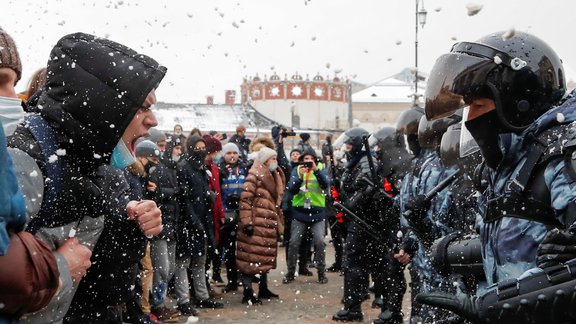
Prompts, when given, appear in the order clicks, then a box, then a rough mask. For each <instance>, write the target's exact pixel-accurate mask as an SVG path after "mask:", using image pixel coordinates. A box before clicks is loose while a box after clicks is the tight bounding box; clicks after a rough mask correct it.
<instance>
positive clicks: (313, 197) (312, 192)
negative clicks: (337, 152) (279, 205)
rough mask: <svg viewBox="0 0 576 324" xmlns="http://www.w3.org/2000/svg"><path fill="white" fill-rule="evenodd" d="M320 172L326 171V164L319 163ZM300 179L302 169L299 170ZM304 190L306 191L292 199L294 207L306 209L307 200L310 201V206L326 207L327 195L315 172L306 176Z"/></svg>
mask: <svg viewBox="0 0 576 324" xmlns="http://www.w3.org/2000/svg"><path fill="white" fill-rule="evenodd" d="M317 168H318V170H322V169H324V164H322V163H318V165H317ZM297 173H298V177H300V175H301V174H300V168H299V167H298V169H297ZM304 188H305V190H304V191H302V190H300V192H299V193H298V194H296V195H294V197H293V198H292V206H293V207H304V206H305V204H306V200H307V199H309V200H310V206H313V207H326V195H325V194H324V191H323V190H322V188H320V184H318V179H316V175H314V172H309V173H307V174H305V175H304Z"/></svg>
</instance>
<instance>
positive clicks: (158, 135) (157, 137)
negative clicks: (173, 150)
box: [146, 127, 166, 153]
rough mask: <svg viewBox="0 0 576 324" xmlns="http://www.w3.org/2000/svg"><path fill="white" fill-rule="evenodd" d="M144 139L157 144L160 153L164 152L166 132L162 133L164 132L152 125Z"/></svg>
mask: <svg viewBox="0 0 576 324" xmlns="http://www.w3.org/2000/svg"><path fill="white" fill-rule="evenodd" d="M146 139H148V140H151V141H152V142H154V144H156V145H158V148H159V149H160V153H164V151H165V150H166V134H164V132H162V131H160V130H159V129H157V128H154V127H153V128H150V129H149V130H148V136H147V137H146Z"/></svg>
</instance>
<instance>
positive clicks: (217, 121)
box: [154, 102, 276, 132]
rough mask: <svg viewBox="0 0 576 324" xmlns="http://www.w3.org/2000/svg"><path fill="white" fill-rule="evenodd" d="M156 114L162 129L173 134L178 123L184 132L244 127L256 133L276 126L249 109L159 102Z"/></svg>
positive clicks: (228, 129)
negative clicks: (257, 130) (259, 129)
mask: <svg viewBox="0 0 576 324" xmlns="http://www.w3.org/2000/svg"><path fill="white" fill-rule="evenodd" d="M154 114H155V116H156V119H157V120H158V126H157V127H156V128H158V129H159V130H162V131H166V132H171V131H172V130H173V129H174V125H175V124H180V125H182V128H183V129H184V131H190V130H192V129H193V128H196V127H197V128H199V129H200V130H202V131H209V130H215V131H218V132H234V131H235V130H236V126H238V125H240V124H242V125H244V126H246V128H248V130H249V131H250V130H251V129H253V130H256V129H258V128H267V129H269V128H272V126H274V125H275V124H276V123H275V122H274V121H273V120H271V119H268V118H266V117H265V116H263V115H262V114H260V113H258V112H257V111H256V110H255V109H253V108H251V107H250V106H243V105H208V104H172V103H165V102H158V103H157V104H156V105H155V109H154Z"/></svg>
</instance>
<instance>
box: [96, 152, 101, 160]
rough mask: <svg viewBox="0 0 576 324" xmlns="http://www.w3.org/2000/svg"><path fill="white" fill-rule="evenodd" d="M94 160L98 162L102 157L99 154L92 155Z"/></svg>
mask: <svg viewBox="0 0 576 324" xmlns="http://www.w3.org/2000/svg"><path fill="white" fill-rule="evenodd" d="M94 158H95V159H97V160H98V159H101V158H102V156H101V155H100V154H97V153H94Z"/></svg>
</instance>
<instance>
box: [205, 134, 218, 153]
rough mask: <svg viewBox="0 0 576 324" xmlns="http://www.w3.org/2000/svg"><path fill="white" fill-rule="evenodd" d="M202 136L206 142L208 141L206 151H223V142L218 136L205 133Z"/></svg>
mask: <svg viewBox="0 0 576 324" xmlns="http://www.w3.org/2000/svg"><path fill="white" fill-rule="evenodd" d="M202 138H203V139H204V143H206V153H208V154H210V153H214V152H218V151H222V143H220V141H219V140H218V139H217V138H216V137H214V136H212V135H204V136H202Z"/></svg>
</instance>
